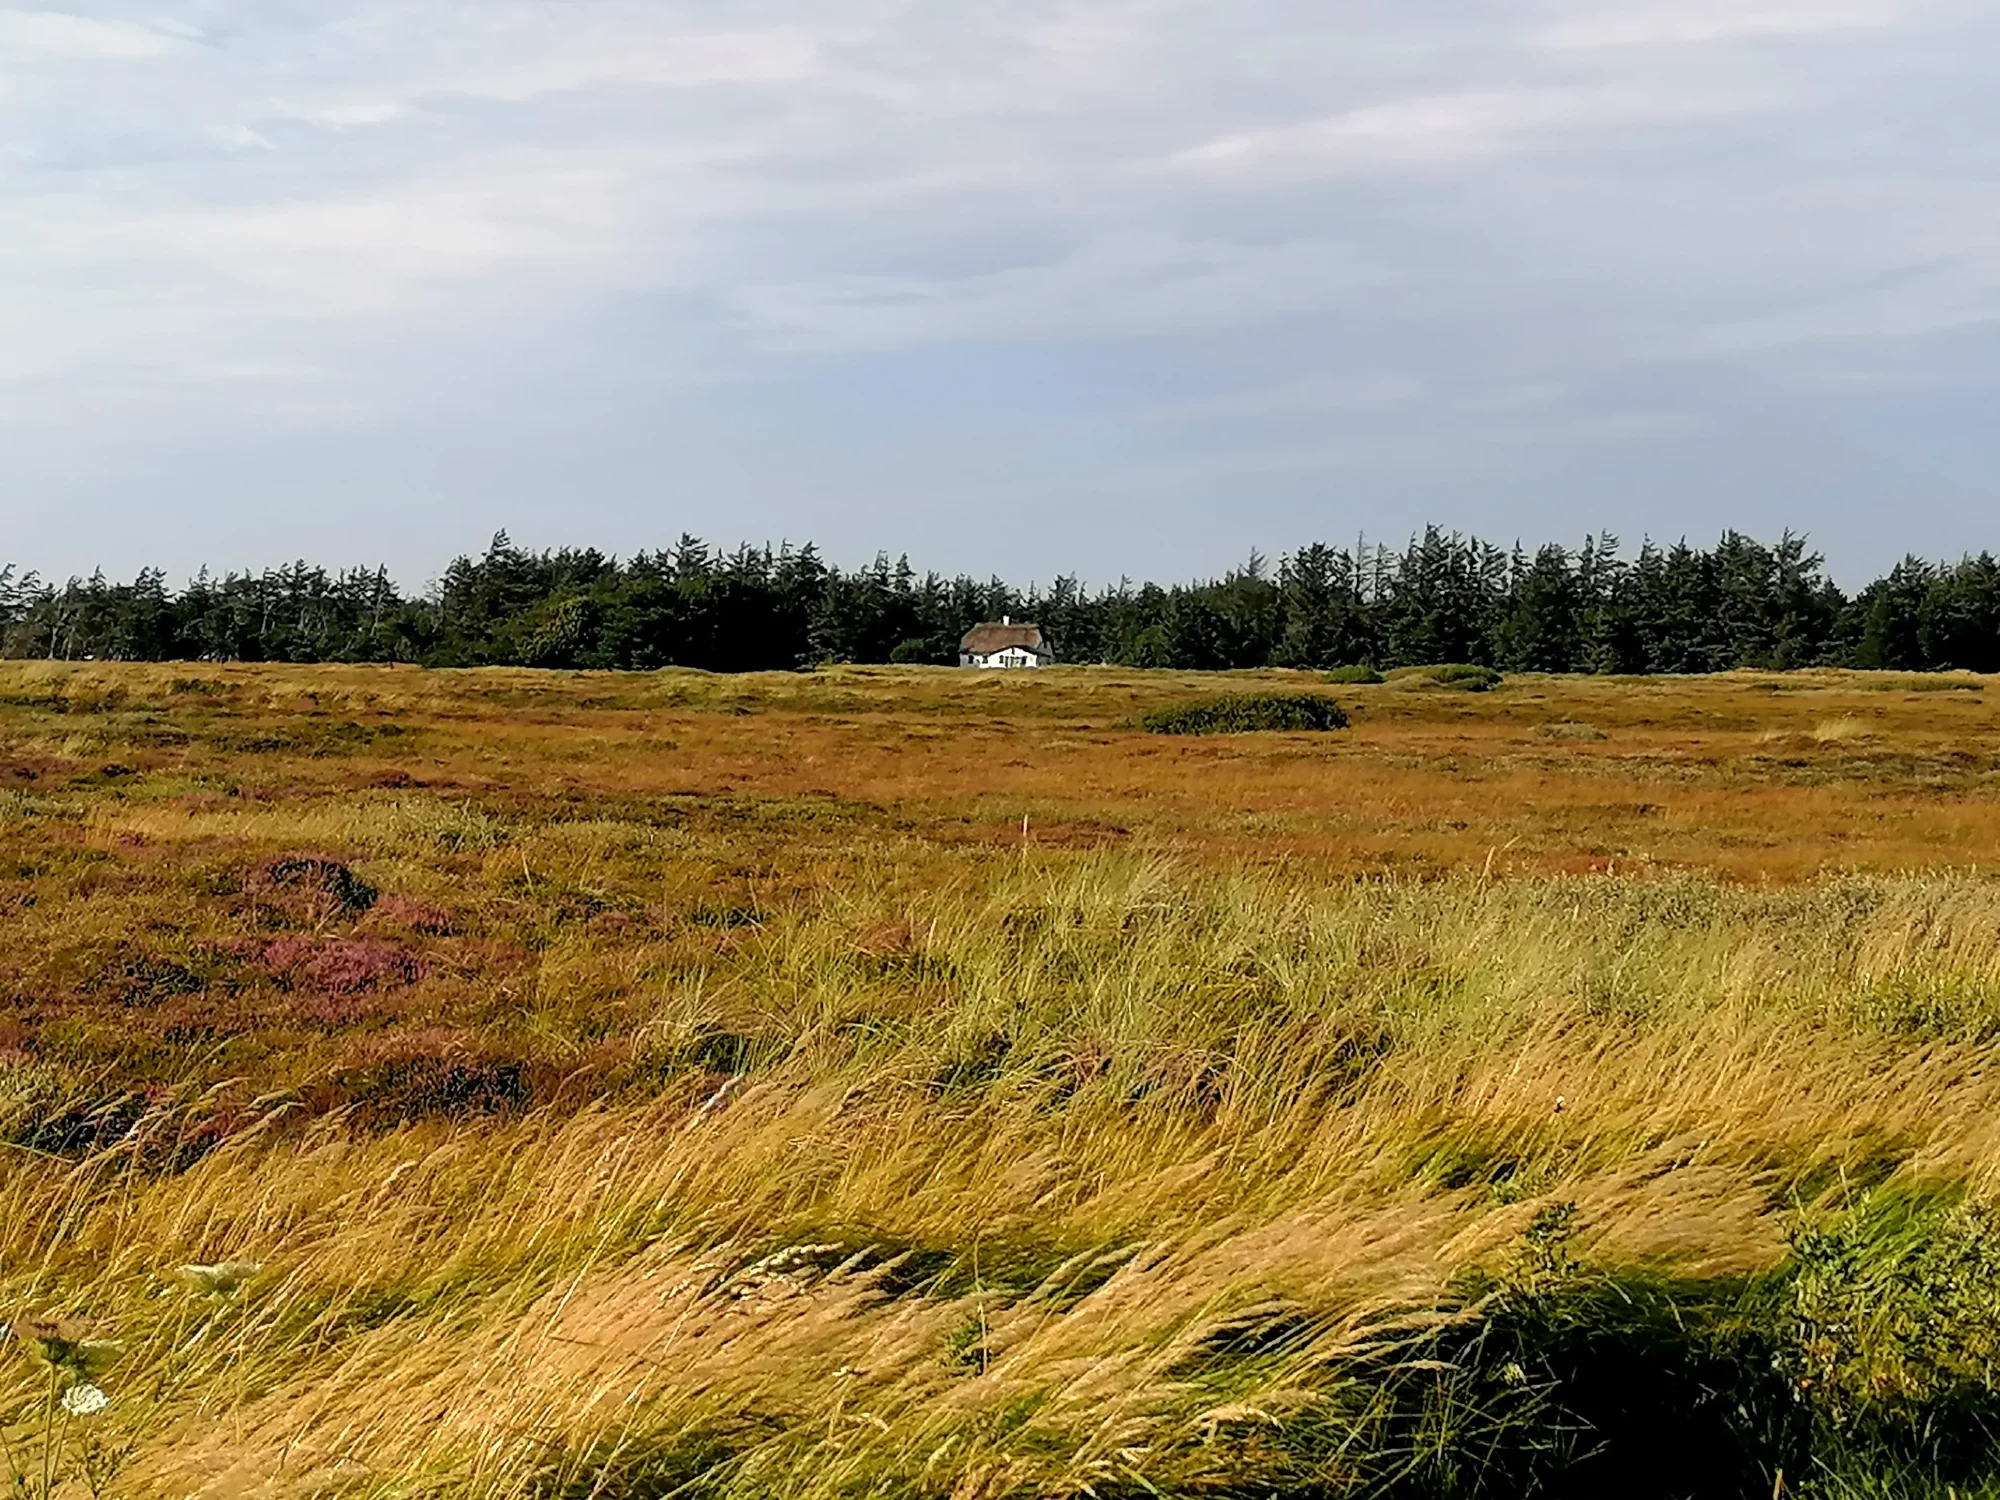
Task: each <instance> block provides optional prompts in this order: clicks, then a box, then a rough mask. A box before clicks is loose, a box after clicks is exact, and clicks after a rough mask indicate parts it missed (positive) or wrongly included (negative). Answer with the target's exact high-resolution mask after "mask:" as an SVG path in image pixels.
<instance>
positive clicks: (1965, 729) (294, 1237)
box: [0, 662, 2000, 1500]
mask: <svg viewBox="0 0 2000 1500" xmlns="http://www.w3.org/2000/svg"><path fill="white" fill-rule="evenodd" d="M1229 690H1235V691H1246V692H1267V691H1273V690H1284V691H1314V692H1320V693H1324V694H1327V695H1330V696H1332V697H1334V698H1336V699H1338V701H1339V702H1340V703H1341V704H1342V705H1343V706H1344V707H1345V708H1346V710H1347V712H1348V714H1349V715H1350V717H1351V724H1350V727H1348V728H1347V729H1345V730H1340V731H1336V732H1331V733H1257V734H1242V735H1214V736H1202V737H1183V736H1173V735H1157V734H1148V733H1145V732H1143V731H1142V730H1141V729H1139V728H1138V727H1136V719H1137V716H1139V715H1141V714H1143V713H1144V712H1146V711H1147V710H1150V709H1155V708H1159V707H1162V706H1166V705H1171V704H1175V703H1178V702H1181V701H1182V700H1186V699H1189V698H1193V697H1197V696H1201V695H1207V694H1213V693H1217V692H1221V691H1229ZM1996 868H2000V679H1981V678H1976V677H1969V676H1966V677H1960V676H1934V677H1912V676H1898V675H1892V674H1862V673H1839V672H1819V673H1815V672H1803V673H1793V674H1785V675H1774V674H1752V673H1732V674H1726V675H1723V676H1718V677H1712V678H1700V679H1695V678H1671V679H1670V678H1645V679H1606V678H1572V677H1561V678H1557V677H1549V678H1542V677H1532V676H1524V677H1515V678H1510V679H1508V680H1507V681H1506V682H1505V683H1504V684H1502V685H1500V686H1499V687H1497V688H1494V689H1493V690H1491V691H1486V692H1467V691H1458V690H1454V689H1453V688H1451V687H1448V686H1444V685H1441V684H1440V683H1438V682H1436V681H1433V680H1431V679H1430V678H1428V677H1425V676H1423V675H1422V674H1415V675H1410V676H1403V677H1399V678H1397V679H1395V680H1392V681H1389V682H1386V683H1380V684H1359V685H1340V686H1330V685H1325V684H1323V683H1321V682H1320V681H1319V680H1318V679H1316V678H1315V677H1313V676H1312V675H1310V674H1305V673H1283V672H1259V673H1245V674H1237V675H1234V676H1231V675H1224V674H1175V673H1167V672H1138V671H1125V670H1119V669H1111V668H1058V669H1052V670H1048V671H1043V672H1036V673H1018V674H997V673H996V674H982V675H974V674H969V673H960V672H956V671H951V670H946V669H929V668H836V669H829V670H822V671H817V672H810V673H797V674H750V675H745V676H740V677H717V676H708V675H704V674H699V673H693V672H682V671H669V672H661V673H652V674H630V675H624V674H609V673H566V672H533V671H526V670H486V671H478V672H446V671H422V670H418V669H415V668H389V667H382V668H371V667H282V666H273V667H252V666H227V667H225V666H205V665H193V666H190V665H181V666H171V667H169V666H157V667H154V666H122V665H108V664H94V663H92V664H77V665H66V664H59V663H19V662H9V663H0V937H4V941H0V1141H4V1143H5V1144H6V1148H7V1149H6V1150H5V1151H4V1152H3V1153H0V1315H4V1316H8V1317H11V1319H12V1331H13V1337H12V1338H10V1339H9V1340H8V1344H7V1347H6V1348H5V1350H4V1363H0V1418H4V1420H5V1423H6V1436H7V1440H8V1450H9V1454H10V1461H11V1462H12V1463H13V1464H14V1465H15V1466H16V1472H17V1473H18V1474H19V1475H20V1476H21V1477H20V1479H19V1481H18V1483H17V1484H16V1487H15V1490H14V1493H17V1494H20V1495H24V1496H32V1497H35V1500H48V1497H49V1496H53V1495H57V1494H62V1495H84V1494H91V1495H93V1496H111V1495H120V1496H126V1495H129V1496H154V1495H157V1496H163V1497H164V1496H173V1497H195V1496H200V1497H211V1496H214V1497H223V1496H229V1497H234V1496H244V1497H251V1496H255V1497H274V1500H275V1497H308V1496H312V1497H318V1496H336V1495H337V1496H356V1497H378V1496H379V1497H389V1496H397V1497H405V1496H411V1497H414V1496H424V1497H432V1496H435V1497H465V1500H502V1497H504V1500H668V1497H677V1500H678V1497H688V1500H695V1497H702V1500H709V1497H714V1500H723V1497H727V1500H751V1497H767V1496H768V1497H781V1500H836V1497H838V1500H850V1497H851V1500H861V1497H870V1500H874V1497H880V1500H893V1497H904V1496H925V1497H937V1500H1012V1497H1021V1500H1026V1497H1037V1500H1042V1497H1048V1500H1055V1497H1069V1496H1086V1495H1088V1496H1095V1497H1100V1500H1112V1497H1119V1500H1125V1497H1134V1500H1136V1497H1140V1496H1169V1497H1196V1496H1221V1497H1241V1500H1249V1497H1253V1496H1260V1497H1261V1496H1297V1497H1337V1496H1363V1495H1384V1496H1395V1497H1404V1496H1409V1497H1417V1496H1426V1497H1430V1496H1435V1497H1444V1496H1473V1495H1482V1496H1493V1497H1503V1500H1504V1497H1514V1496H1521V1495H1529V1494H1550V1495H1566V1496H1567V1495H1574V1496H1586V1495H1587V1496H1616V1495H1629V1496H1641V1497H1661V1500H1666V1497H1692V1496H1702V1497H1710V1496H1736V1495H1743V1496H1757V1497H1763V1496H1771V1495H1811V1496H1827V1497H1833V1496H1884V1497H1886V1496H1911V1497H1917V1496H1936V1497H1939V1500H1943V1497H1945V1496H1946V1495H1948V1494H1949V1495H1954V1496H1977V1495H2000V1211H1996V1210H1995V1209H1994V1208H1991V1207H1989V1205H1991V1204H1994V1203H1996V1202H2000V1199H1996V1197H1995V1193H1996V1189H2000V1182H1996V1169H2000V1066H1996V1065H2000V879H1996V878H1995V872H1996ZM190 1265H192V1266H196V1267H199V1268H206V1269H197V1270H195V1271H193V1272H189V1271H187V1270H185V1269H184V1268H186V1267H188V1266H190ZM38 1354H39V1355H41V1356H43V1358H41V1359H40V1360H39V1361H38V1359H37V1358H36V1356H37V1355H38ZM96 1390H101V1391H103V1392H104V1393H105V1394H106V1395H107V1396H108V1397H109V1402H108V1405H105V1406H104V1407H103V1409H102V1410H99V1411H92V1410H88V1409H87V1408H90V1407H92V1406H95V1405H97V1401H96V1398H95V1397H94V1396H91V1397H86V1396H84V1395H81V1394H80V1393H81V1392H84V1391H96Z"/></svg>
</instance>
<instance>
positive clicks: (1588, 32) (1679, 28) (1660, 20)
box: [1536, 0, 1908, 51]
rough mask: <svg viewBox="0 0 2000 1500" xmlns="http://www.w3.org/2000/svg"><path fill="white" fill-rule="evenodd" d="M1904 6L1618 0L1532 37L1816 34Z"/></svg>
mask: <svg viewBox="0 0 2000 1500" xmlns="http://www.w3.org/2000/svg"><path fill="white" fill-rule="evenodd" d="M1907 10H1908V7H1907V6H1906V5H1905V4H1900V3H1898V0H1744V3H1717V0H1677V3H1674V4H1668V5H1662V4H1658V3H1649V0H1620V3H1618V4H1613V5H1604V6H1602V7H1601V8H1600V9H1598V10H1596V11H1594V12H1592V13H1589V14H1585V15H1579V16H1573V17H1571V18H1569V19H1567V20H1564V21H1561V22H1558V23H1556V24H1555V25H1552V26H1549V27H1546V28H1544V29H1543V30H1542V31H1540V32H1539V33H1537V35H1536V41H1537V42H1538V43H1539V44H1540V45H1542V46H1544V47H1548V48H1552V49H1555V50H1558V51H1596V50H1600V49H1615V48H1623V47H1659V46H1690V45H1700V44H1708V43H1715V42H1729V41H1742V40H1746V39H1754V38H1759V37H1808V36H1820V35H1824V34H1827V33H1836V32H1846V31H1862V30H1872V29H1875V28H1879V27H1886V26H1893V25H1895V24H1896V23H1897V22H1898V21H1899V20H1902V19H1903V18H1904V17H1905V15H1906V14H1907Z"/></svg>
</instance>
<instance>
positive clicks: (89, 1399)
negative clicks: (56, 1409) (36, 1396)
mask: <svg viewBox="0 0 2000 1500" xmlns="http://www.w3.org/2000/svg"><path fill="white" fill-rule="evenodd" d="M110 1404H111V1398H110V1397H109V1396H107V1395H105V1394H104V1392H103V1391H101V1390H99V1389H98V1388H97V1387H96V1386H94V1385H73V1386H71V1387H70V1388H69V1389H68V1390H66V1391H64V1392H63V1393H62V1409H63V1410H64V1411H66V1412H68V1413H69V1414H70V1415H71V1416H72V1417H94V1416H96V1415H97V1414H98V1413H99V1412H101V1411H103V1410H104V1408H105V1407H107V1406H109V1405H110Z"/></svg>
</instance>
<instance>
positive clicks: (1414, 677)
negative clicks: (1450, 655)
mask: <svg viewBox="0 0 2000 1500" xmlns="http://www.w3.org/2000/svg"><path fill="white" fill-rule="evenodd" d="M1389 680H1390V681H1391V682H1406V683H1411V684H1412V685H1413V686H1420V687H1421V686H1436V687H1441V688H1450V689H1452V690H1453V691H1455V692H1460V693H1483V692H1485V691H1486V690H1487V689H1488V688H1496V687H1498V686H1500V684H1501V683H1502V682H1504V681H1505V680H1506V679H1505V678H1504V677H1502V676H1501V675H1500V674H1499V673H1498V672H1496V671H1494V670H1493V669H1492V668H1491V667H1476V666H1473V665H1471V664H1469V663H1466V662H1446V663H1444V664H1442V665H1440V666H1434V667H1398V668H1396V670H1395V671H1393V672H1391V673H1390V674H1389Z"/></svg>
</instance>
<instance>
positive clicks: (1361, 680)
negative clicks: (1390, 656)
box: [1320, 666, 1382, 687]
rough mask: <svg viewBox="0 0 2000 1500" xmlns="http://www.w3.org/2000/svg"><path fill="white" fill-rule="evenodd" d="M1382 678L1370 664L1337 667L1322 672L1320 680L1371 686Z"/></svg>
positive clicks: (1345, 684) (1340, 684)
mask: <svg viewBox="0 0 2000 1500" xmlns="http://www.w3.org/2000/svg"><path fill="white" fill-rule="evenodd" d="M1381 680H1382V674H1381V673H1380V672H1378V671H1376V670H1375V669H1374V668H1373V667H1369V666H1354V667H1335V668H1334V669H1333V670H1332V671H1330V672H1322V673H1321V674H1320V681H1322V682H1331V683H1334V684H1336V685H1339V686H1342V687H1369V686H1372V685H1373V684H1375V683H1378V682H1380V681H1381Z"/></svg>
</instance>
